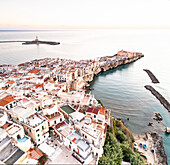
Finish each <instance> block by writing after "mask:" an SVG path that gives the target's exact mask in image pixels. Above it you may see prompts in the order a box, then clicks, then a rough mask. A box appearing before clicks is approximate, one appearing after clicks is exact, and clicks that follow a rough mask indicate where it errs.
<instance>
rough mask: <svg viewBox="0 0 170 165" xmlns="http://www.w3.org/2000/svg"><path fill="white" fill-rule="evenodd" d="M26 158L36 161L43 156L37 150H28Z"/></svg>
mask: <svg viewBox="0 0 170 165" xmlns="http://www.w3.org/2000/svg"><path fill="white" fill-rule="evenodd" d="M27 153H28V158H30V159H35V160H38V159H39V158H41V157H42V156H43V154H42V153H41V152H40V151H39V150H38V149H35V148H33V149H32V148H30V149H29V150H28V151H27Z"/></svg>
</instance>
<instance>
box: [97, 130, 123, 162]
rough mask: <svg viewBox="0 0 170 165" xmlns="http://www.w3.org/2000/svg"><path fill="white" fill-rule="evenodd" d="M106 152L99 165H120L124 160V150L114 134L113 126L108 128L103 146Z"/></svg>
mask: <svg viewBox="0 0 170 165" xmlns="http://www.w3.org/2000/svg"><path fill="white" fill-rule="evenodd" d="M103 149H104V153H103V155H102V157H100V159H99V165H104V164H113V165H120V164H121V162H122V160H123V159H122V158H123V155H122V150H121V147H120V144H119V143H118V142H117V140H116V138H115V137H114V135H113V130H112V128H110V127H109V128H108V131H107V135H106V140H105V145H104V147H103Z"/></svg>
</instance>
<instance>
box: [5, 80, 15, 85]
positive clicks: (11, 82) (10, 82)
mask: <svg viewBox="0 0 170 165" xmlns="http://www.w3.org/2000/svg"><path fill="white" fill-rule="evenodd" d="M13 83H15V81H13V80H10V81H8V82H6V84H13Z"/></svg>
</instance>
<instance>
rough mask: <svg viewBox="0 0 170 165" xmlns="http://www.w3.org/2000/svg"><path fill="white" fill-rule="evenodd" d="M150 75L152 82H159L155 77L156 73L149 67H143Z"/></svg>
mask: <svg viewBox="0 0 170 165" xmlns="http://www.w3.org/2000/svg"><path fill="white" fill-rule="evenodd" d="M143 70H144V71H145V72H146V73H147V74H148V76H149V77H150V79H151V80H152V83H159V81H158V79H157V78H156V77H155V75H154V74H153V73H152V72H151V71H150V70H148V69H143Z"/></svg>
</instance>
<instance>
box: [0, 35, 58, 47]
mask: <svg viewBox="0 0 170 165" xmlns="http://www.w3.org/2000/svg"><path fill="white" fill-rule="evenodd" d="M12 42H22V45H30V44H36V45H39V44H47V45H59V44H60V42H53V41H40V40H39V39H38V36H36V39H35V40H33V41H0V43H12Z"/></svg>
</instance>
